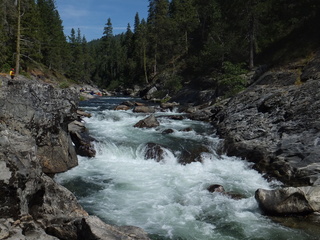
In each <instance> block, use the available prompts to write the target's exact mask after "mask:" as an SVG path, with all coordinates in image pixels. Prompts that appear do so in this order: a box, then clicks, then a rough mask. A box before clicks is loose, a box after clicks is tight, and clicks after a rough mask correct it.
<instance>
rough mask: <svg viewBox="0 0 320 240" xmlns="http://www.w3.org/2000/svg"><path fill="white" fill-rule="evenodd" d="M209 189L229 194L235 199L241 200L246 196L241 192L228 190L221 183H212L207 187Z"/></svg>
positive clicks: (212, 191) (213, 191)
mask: <svg viewBox="0 0 320 240" xmlns="http://www.w3.org/2000/svg"><path fill="white" fill-rule="evenodd" d="M207 190H208V191H209V192H211V193H215V192H217V193H221V194H223V195H226V196H228V197H230V198H232V199H235V200H240V199H243V198H245V196H244V195H242V194H239V193H234V192H226V191H225V189H224V187H223V186H222V185H220V184H212V185H210V186H209V187H208V188H207Z"/></svg>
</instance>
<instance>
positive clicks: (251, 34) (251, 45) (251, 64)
mask: <svg viewBox="0 0 320 240" xmlns="http://www.w3.org/2000/svg"><path fill="white" fill-rule="evenodd" d="M249 28H250V29H249V41H250V43H249V52H250V53H249V54H250V56H249V68H250V69H253V68H254V16H253V15H251V19H250V27H249Z"/></svg>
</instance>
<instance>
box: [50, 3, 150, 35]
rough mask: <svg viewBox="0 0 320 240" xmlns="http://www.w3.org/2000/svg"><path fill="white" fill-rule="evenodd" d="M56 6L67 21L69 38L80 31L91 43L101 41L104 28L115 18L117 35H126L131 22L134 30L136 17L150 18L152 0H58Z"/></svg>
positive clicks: (63, 19) (114, 27)
mask: <svg viewBox="0 0 320 240" xmlns="http://www.w3.org/2000/svg"><path fill="white" fill-rule="evenodd" d="M55 2H56V7H57V10H58V11H59V14H60V18H61V20H62V21H63V23H62V25H63V27H64V32H65V35H67V36H69V35H70V32H71V29H72V28H74V29H75V30H77V29H78V28H80V31H81V34H82V35H84V36H85V37H86V39H87V41H90V40H93V39H98V38H101V37H102V35H103V28H104V27H105V24H106V23H107V21H108V18H111V23H112V27H113V34H119V33H122V32H125V31H126V29H127V25H128V23H130V26H131V29H132V30H133V24H134V17H135V15H136V13H137V12H138V13H139V16H140V20H141V19H142V18H145V19H146V18H147V16H148V5H149V1H148V0H56V1H55Z"/></svg>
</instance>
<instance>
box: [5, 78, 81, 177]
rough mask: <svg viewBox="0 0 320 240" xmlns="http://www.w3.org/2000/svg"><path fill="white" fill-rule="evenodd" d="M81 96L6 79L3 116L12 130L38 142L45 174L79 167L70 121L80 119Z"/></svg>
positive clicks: (33, 83) (42, 85)
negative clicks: (78, 107)
mask: <svg viewBox="0 0 320 240" xmlns="http://www.w3.org/2000/svg"><path fill="white" fill-rule="evenodd" d="M77 99H78V97H77V94H76V92H73V91H68V90H63V89H60V90H57V89H54V88H53V86H51V85H49V84H42V83H37V82H31V81H25V80H22V81H20V80H14V81H6V80H5V79H3V81H2V87H1V95H0V117H1V119H2V121H4V122H5V123H6V124H7V125H8V126H9V127H10V128H11V129H12V130H15V131H17V132H19V133H21V134H23V135H28V136H30V137H32V138H34V139H35V141H36V146H37V152H36V154H37V157H38V158H39V160H40V163H41V165H42V167H43V171H44V172H45V173H57V172H63V171H66V170H68V169H70V168H72V167H74V166H76V165H77V164H78V162H77V156H76V153H75V150H74V148H73V147H72V142H71V139H70V137H69V136H68V133H67V130H68V129H67V125H66V122H68V121H70V119H74V118H75V117H76V115H75V114H76V106H77V101H78V100H77Z"/></svg>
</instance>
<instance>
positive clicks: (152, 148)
mask: <svg viewBox="0 0 320 240" xmlns="http://www.w3.org/2000/svg"><path fill="white" fill-rule="evenodd" d="M164 154H165V147H164V146H162V145H160V144H156V143H147V144H146V146H145V154H144V157H145V159H154V160H155V161H157V162H161V161H163V160H164V157H165V156H164Z"/></svg>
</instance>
